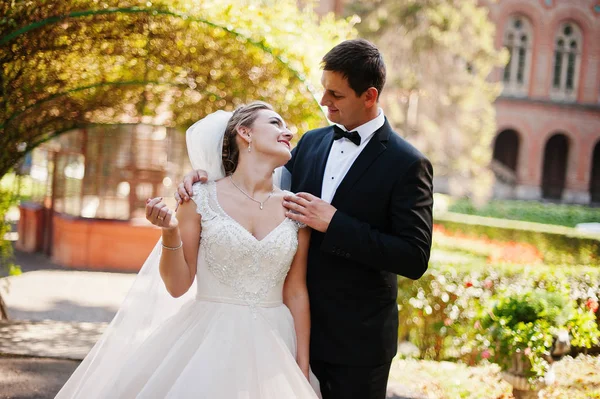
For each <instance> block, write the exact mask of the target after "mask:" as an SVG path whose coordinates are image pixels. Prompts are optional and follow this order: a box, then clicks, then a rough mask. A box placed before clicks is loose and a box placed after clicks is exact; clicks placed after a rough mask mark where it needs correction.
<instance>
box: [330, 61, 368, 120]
mask: <svg viewBox="0 0 600 399" xmlns="http://www.w3.org/2000/svg"><path fill="white" fill-rule="evenodd" d="M321 84H322V85H323V88H324V89H325V92H324V93H323V98H321V101H320V104H321V105H322V106H325V107H327V119H329V120H330V121H331V122H333V123H337V124H339V125H342V126H344V127H345V128H346V129H348V130H352V129H354V128H356V127H358V126H360V125H362V124H363V123H364V119H365V113H366V109H365V101H364V99H363V98H362V97H363V96H357V95H356V92H355V91H354V90H353V89H352V88H351V87H350V85H349V84H348V79H347V78H345V77H344V76H343V75H342V74H341V73H339V72H334V71H323V75H322V76H321Z"/></svg>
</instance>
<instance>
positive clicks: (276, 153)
mask: <svg viewBox="0 0 600 399" xmlns="http://www.w3.org/2000/svg"><path fill="white" fill-rule="evenodd" d="M293 136H294V134H293V133H292V132H290V131H289V129H288V128H287V126H286V124H285V121H284V120H283V118H282V117H281V116H279V114H278V113H277V112H275V111H271V110H267V109H262V110H260V111H258V116H257V117H256V119H255V120H254V123H253V124H252V127H251V128H250V129H249V130H248V131H247V132H246V135H245V136H244V135H242V137H243V138H245V139H246V143H247V142H248V140H250V141H251V145H250V146H251V148H252V150H251V151H252V152H254V153H255V154H256V155H264V156H268V157H270V158H273V160H274V161H275V163H276V164H277V165H285V164H286V163H287V161H289V160H290V158H291V157H292V154H291V150H292V147H291V140H292V137H293ZM247 150H248V145H247V144H246V145H245V146H242V147H241V148H240V152H243V151H247Z"/></svg>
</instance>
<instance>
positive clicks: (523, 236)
mask: <svg viewBox="0 0 600 399" xmlns="http://www.w3.org/2000/svg"><path fill="white" fill-rule="evenodd" d="M434 223H435V224H436V225H437V229H438V232H440V231H441V230H440V229H443V233H444V234H445V235H446V236H454V237H457V238H472V239H477V240H487V241H488V242H494V243H504V244H503V245H515V243H519V245H521V246H522V245H527V246H528V247H527V248H532V249H533V250H534V252H535V254H534V252H531V251H530V250H528V251H529V252H530V254H529V255H527V256H532V255H535V256H538V255H539V256H541V258H542V260H543V262H544V263H546V264H569V265H596V266H597V265H600V235H593V234H582V233H579V232H577V231H576V230H575V229H572V228H568V227H563V226H551V225H544V224H539V223H530V222H520V221H515V220H505V219H494V218H488V217H482V216H472V215H461V214H456V213H450V212H446V213H436V214H435V215H434ZM436 240H438V238H437V237H434V242H435V241H436ZM439 245H442V246H443V245H444V243H443V241H441V237H440V242H439ZM523 248H524V247H523ZM473 250H476V248H472V249H471V251H473ZM520 250H521V248H520V247H519V248H518V249H517V251H516V252H517V253H518V252H519V251H520ZM536 254H537V255H536Z"/></svg>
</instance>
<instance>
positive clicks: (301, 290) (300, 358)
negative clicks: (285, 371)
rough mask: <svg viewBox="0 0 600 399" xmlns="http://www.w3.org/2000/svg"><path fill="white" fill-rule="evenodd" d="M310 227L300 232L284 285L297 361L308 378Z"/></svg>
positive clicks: (284, 295) (284, 299) (284, 298)
mask: <svg viewBox="0 0 600 399" xmlns="http://www.w3.org/2000/svg"><path fill="white" fill-rule="evenodd" d="M309 240H310V228H303V229H300V231H299V232H298V250H297V251H296V255H295V256H294V260H293V262H292V266H291V268H290V271H289V273H288V275H287V277H286V279H285V284H284V286H283V303H285V305H286V306H287V307H288V308H289V309H290V312H291V313H292V316H293V318H294V327H295V329H296V340H297V342H298V345H297V346H298V348H297V352H296V361H297V362H298V365H299V366H300V369H302V372H303V373H304V375H305V376H306V378H308V368H309V354H308V353H309V344H310V308H309V303H308V290H307V288H306V261H307V258H308V242H309Z"/></svg>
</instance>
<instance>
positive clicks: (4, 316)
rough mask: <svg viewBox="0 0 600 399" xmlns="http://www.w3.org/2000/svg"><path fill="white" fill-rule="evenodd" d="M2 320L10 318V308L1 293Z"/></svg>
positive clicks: (0, 314) (0, 317)
mask: <svg viewBox="0 0 600 399" xmlns="http://www.w3.org/2000/svg"><path fill="white" fill-rule="evenodd" d="M0 320H8V310H7V307H6V304H5V303H4V299H2V294H0Z"/></svg>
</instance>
